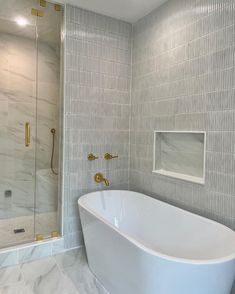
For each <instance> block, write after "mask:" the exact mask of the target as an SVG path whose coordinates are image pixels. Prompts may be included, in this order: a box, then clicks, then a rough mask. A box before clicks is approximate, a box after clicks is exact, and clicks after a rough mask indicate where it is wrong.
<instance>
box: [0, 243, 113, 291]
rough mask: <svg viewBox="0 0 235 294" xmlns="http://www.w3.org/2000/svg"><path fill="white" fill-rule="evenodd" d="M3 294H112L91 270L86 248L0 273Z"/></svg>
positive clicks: (0, 285) (2, 270)
mask: <svg viewBox="0 0 235 294" xmlns="http://www.w3.org/2000/svg"><path fill="white" fill-rule="evenodd" d="M0 293H1V294H8V293H11V294H19V293H25V294H109V293H108V291H107V290H105V289H104V287H103V286H102V285H101V284H100V283H99V281H98V280H97V279H96V277H95V276H94V275H93V274H92V273H91V271H90V270H89V267H88V264H87V259H86V255H85V250H84V248H78V249H73V250H70V251H67V252H65V253H60V254H58V255H55V256H52V257H48V258H44V259H40V260H37V261H33V262H29V263H24V264H21V265H17V266H12V267H6V268H2V269H1V270H0Z"/></svg>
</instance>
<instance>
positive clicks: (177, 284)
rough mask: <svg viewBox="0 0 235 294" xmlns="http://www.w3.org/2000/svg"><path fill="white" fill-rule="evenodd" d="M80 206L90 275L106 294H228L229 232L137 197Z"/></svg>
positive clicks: (95, 199) (113, 194) (95, 197)
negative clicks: (92, 274) (106, 291)
mask: <svg viewBox="0 0 235 294" xmlns="http://www.w3.org/2000/svg"><path fill="white" fill-rule="evenodd" d="M78 202H79V210H80V215H81V221H82V228H83V233H84V239H85V246H86V251H87V257H88V263H89V266H90V269H91V270H92V272H93V273H94V274H95V275H96V276H97V278H98V279H99V280H100V281H101V283H102V284H103V285H104V287H106V289H107V290H108V291H110V294H230V291H231V288H232V284H233V280H234V278H235V232H233V231H232V230H230V229H229V228H227V227H225V226H223V225H221V224H218V223H216V222H214V221H211V220H209V219H206V218H203V217H200V216H198V215H195V214H192V213H189V212H187V211H184V210H182V209H179V208H176V207H174V206H171V205H168V204H166V203H164V202H161V201H158V200H155V199H153V198H150V197H148V196H146V195H143V194H139V193H135V192H129V191H101V192H94V193H90V194H87V195H84V196H83V197H81V198H80V199H79V201H78Z"/></svg>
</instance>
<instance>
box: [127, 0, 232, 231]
mask: <svg viewBox="0 0 235 294" xmlns="http://www.w3.org/2000/svg"><path fill="white" fill-rule="evenodd" d="M234 36H235V6H234V1H233V0H225V1H220V0H214V1H210V0H199V1H195V0H169V1H167V2H166V3H165V4H164V5H162V6H161V7H160V8H158V9H157V10H155V11H153V12H152V13H150V14H149V15H148V16H146V17H144V18H143V19H141V20H139V21H138V22H137V23H136V24H135V25H134V36H133V38H134V42H133V88H132V100H131V101H132V105H131V110H132V112H131V114H132V118H131V135H130V144H131V153H130V189H131V190H136V191H142V192H144V193H146V194H148V195H151V196H153V197H156V198H159V199H162V200H164V201H167V202H170V203H173V204H175V205H176V206H180V207H183V208H186V209H188V210H191V211H193V212H196V213H199V214H201V215H204V216H207V217H209V218H212V219H215V220H217V221H219V222H221V223H224V224H226V225H228V226H229V227H231V228H233V229H235V160H234V158H235V149H234V146H235V99H234V95H235V91H234V89H235V38H234ZM154 130H162V131H164V130H186V131H187V130H193V131H206V132H207V146H206V179H205V180H206V183H205V185H198V184H193V183H189V182H184V181H181V180H176V179H170V178H167V177H164V176H160V175H156V174H152V160H153V131H154Z"/></svg>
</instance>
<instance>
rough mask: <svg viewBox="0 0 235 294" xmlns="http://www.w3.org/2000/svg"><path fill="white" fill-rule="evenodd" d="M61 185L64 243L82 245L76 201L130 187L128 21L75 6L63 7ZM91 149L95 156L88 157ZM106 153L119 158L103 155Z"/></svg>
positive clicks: (71, 245)
mask: <svg viewBox="0 0 235 294" xmlns="http://www.w3.org/2000/svg"><path fill="white" fill-rule="evenodd" d="M66 11H67V13H66V37H65V52H66V68H65V142H64V144H65V155H66V157H65V159H64V160H65V187H64V199H65V202H64V209H65V210H64V238H65V246H66V248H70V247H75V246H78V245H81V244H82V243H83V241H82V233H81V227H80V220H79V216H78V207H77V200H78V197H79V196H81V195H82V194H85V193H87V192H90V191H94V190H99V189H100V190H101V189H104V186H103V184H97V183H95V181H94V175H95V174H96V173H97V172H98V171H99V172H102V173H103V174H104V176H105V177H106V178H107V179H108V180H109V181H110V188H111V189H128V163H129V121H130V81H131V33H132V26H131V25H130V24H128V23H125V22H122V21H119V20H115V19H112V18H109V17H106V16H102V15H99V14H95V13H93V12H88V11H86V10H82V9H79V8H76V7H72V6H67V9H66ZM91 152H92V153H94V154H95V155H96V156H98V157H99V159H97V160H95V161H88V160H87V155H88V154H89V153H91ZM106 152H109V153H111V154H114V155H118V156H119V157H118V159H115V160H104V155H105V153H106Z"/></svg>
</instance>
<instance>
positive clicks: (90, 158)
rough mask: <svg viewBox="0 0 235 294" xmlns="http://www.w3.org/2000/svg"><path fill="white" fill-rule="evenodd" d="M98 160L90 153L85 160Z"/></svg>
mask: <svg viewBox="0 0 235 294" xmlns="http://www.w3.org/2000/svg"><path fill="white" fill-rule="evenodd" d="M98 158H99V157H98V156H95V155H94V154H92V153H90V154H88V155H87V159H88V160H89V161H92V160H96V159H98Z"/></svg>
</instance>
